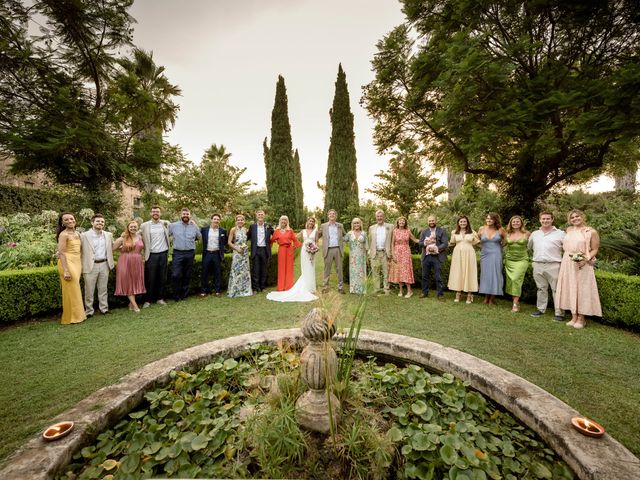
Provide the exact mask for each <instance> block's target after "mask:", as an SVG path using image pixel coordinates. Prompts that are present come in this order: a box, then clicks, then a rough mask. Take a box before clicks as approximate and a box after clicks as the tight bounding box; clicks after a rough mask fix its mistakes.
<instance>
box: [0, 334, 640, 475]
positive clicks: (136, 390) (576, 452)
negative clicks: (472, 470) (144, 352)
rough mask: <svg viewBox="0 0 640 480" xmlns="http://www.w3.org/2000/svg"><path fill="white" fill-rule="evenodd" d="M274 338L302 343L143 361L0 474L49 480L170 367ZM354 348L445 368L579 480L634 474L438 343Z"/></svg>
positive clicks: (251, 339)
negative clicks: (61, 431) (62, 433)
mask: <svg viewBox="0 0 640 480" xmlns="http://www.w3.org/2000/svg"><path fill="white" fill-rule="evenodd" d="M336 340H337V341H338V342H340V340H341V338H340V337H339V336H338V337H336ZM279 342H287V343H290V344H294V345H299V346H302V345H303V344H304V343H305V342H306V341H305V340H304V338H303V337H302V334H301V332H300V329H298V328H294V329H282V330H271V331H264V332H254V333H248V334H244V335H239V336H235V337H229V338H225V339H221V340H215V341H213V342H208V343H205V344H202V345H198V346H196V347H191V348H188V349H186V350H183V351H181V352H178V353H175V354H173V355H169V356H168V357H165V358H163V359H161V360H158V361H155V362H152V363H149V364H147V365H146V366H144V367H142V368H140V369H139V370H136V371H135V372H132V373H130V374H128V375H126V376H125V377H123V378H122V379H121V380H120V381H119V382H118V383H116V384H113V385H110V386H107V387H104V388H101V389H100V390H97V391H96V392H94V393H93V394H91V395H89V396H88V397H86V398H85V399H83V400H81V401H80V402H78V403H77V404H76V405H75V406H74V407H72V408H71V409H69V410H67V411H65V412H64V413H62V414H60V415H58V416H57V417H55V418H54V419H53V420H52V421H51V424H54V423H57V422H60V421H64V420H72V421H74V422H75V428H74V430H73V431H72V432H71V433H70V434H69V435H68V436H66V437H65V438H62V439H60V440H58V441H55V442H45V441H44V440H43V439H42V437H41V435H40V434H38V435H37V436H35V437H34V438H32V439H31V440H29V441H28V442H27V443H26V444H25V445H24V446H22V447H21V448H20V449H19V450H17V451H16V452H15V453H14V454H13V455H11V456H10V457H9V458H8V459H7V463H6V464H5V467H4V469H3V470H1V471H0V478H2V479H4V480H18V479H25V478H29V479H33V480H45V479H51V478H53V477H54V476H55V475H56V474H58V473H60V472H61V471H62V469H63V468H64V467H65V466H66V465H67V464H68V463H69V462H70V461H71V459H72V456H73V455H74V454H75V452H77V451H78V450H79V449H81V448H82V447H84V446H86V445H87V444H89V443H90V442H91V441H92V440H94V439H95V437H96V436H97V435H98V434H99V433H100V432H101V431H103V430H105V429H106V428H108V427H109V426H111V425H113V424H115V423H116V422H117V421H118V420H119V419H120V418H122V417H124V416H125V415H126V414H127V413H128V412H130V411H131V410H133V409H135V408H136V407H137V406H138V405H139V404H140V403H141V402H142V400H143V399H144V394H145V393H146V392H147V391H149V390H151V389H154V388H156V387H159V386H164V385H166V384H167V383H169V380H170V377H169V373H170V372H171V371H172V370H180V369H188V370H197V369H199V368H202V367H203V366H204V365H206V364H207V363H209V362H210V360H211V359H212V358H213V357H216V356H220V355H221V356H225V357H237V356H239V355H241V354H242V353H243V352H244V351H246V350H248V349H249V348H250V347H251V346H252V345H257V344H269V345H275V344H278V343H279ZM357 350H358V352H359V353H361V354H377V355H382V356H386V357H392V358H394V359H395V360H397V361H400V362H408V363H414V364H417V365H420V366H422V367H425V368H427V369H430V370H435V371H438V372H443V373H445V372H448V373H451V374H453V375H455V376H456V377H458V378H460V379H462V380H464V381H466V382H468V383H469V385H470V386H471V387H472V388H474V389H476V390H478V391H479V392H481V393H482V394H484V395H486V396H487V397H489V398H491V399H492V400H494V401H495V402H496V403H498V404H500V405H502V406H503V407H504V408H505V409H506V410H508V411H509V412H511V413H512V414H513V415H514V416H515V417H516V418H518V419H519V420H520V421H521V422H522V423H524V424H525V425H526V426H528V427H529V428H531V429H532V430H533V431H535V432H536V433H537V434H538V435H540V437H542V439H544V441H545V442H547V443H548V444H549V446H550V447H551V448H552V449H553V450H554V451H555V452H557V453H558V454H559V455H560V456H561V457H562V459H563V460H564V461H565V462H567V464H568V465H569V466H570V467H571V468H572V469H573V471H574V472H575V473H576V475H577V476H578V478H580V479H581V480H611V479H617V478H621V479H622V478H629V479H631V478H639V479H640V459H638V458H637V457H635V456H634V455H633V454H632V453H631V452H630V451H629V450H627V449H626V448H625V447H624V446H623V445H622V444H620V443H619V442H618V441H616V440H615V439H614V438H613V437H611V436H610V435H608V434H605V436H604V437H602V438H590V437H585V436H583V435H581V434H580V433H578V432H577V431H576V430H575V429H574V428H573V427H572V426H571V417H574V416H576V415H579V413H578V412H577V411H576V410H574V409H573V408H571V407H570V406H568V405H567V404H566V403H564V402H562V401H560V400H559V399H557V398H556V397H554V396H553V395H551V394H549V393H547V392H546V391H544V390H542V389H541V388H540V387H538V386H536V385H534V384H532V383H530V382H528V381H526V380H524V379H522V378H520V377H518V376H517V375H514V374H512V373H510V372H508V371H506V370H504V369H502V368H500V367H497V366H495V365H493V364H491V363H489V362H486V361H484V360H481V359H479V358H476V357H474V356H472V355H469V354H466V353H464V352H461V351H459V350H455V349H453V348H449V347H445V346H443V345H440V344H438V343H434V342H430V341H427V340H420V339H417V338H413V337H406V336H403V335H396V334H392V333H384V332H376V331H371V330H362V331H361V332H360V338H359V340H358V347H357Z"/></svg>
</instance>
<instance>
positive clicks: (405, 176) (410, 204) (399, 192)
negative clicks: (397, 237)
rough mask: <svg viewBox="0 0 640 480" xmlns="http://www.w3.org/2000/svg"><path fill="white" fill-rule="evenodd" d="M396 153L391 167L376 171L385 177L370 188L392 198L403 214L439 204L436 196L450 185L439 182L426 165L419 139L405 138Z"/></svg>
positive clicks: (379, 196) (407, 216)
mask: <svg viewBox="0 0 640 480" xmlns="http://www.w3.org/2000/svg"><path fill="white" fill-rule="evenodd" d="M393 154H394V157H393V158H391V159H390V160H389V167H388V168H387V169H386V170H382V171H381V172H379V173H377V174H376V177H378V178H379V179H380V180H381V181H380V182H378V183H375V184H373V186H372V187H371V188H367V191H368V192H370V193H373V194H374V195H375V196H376V197H378V198H380V199H381V200H384V201H388V202H390V203H391V205H392V206H393V208H395V209H396V210H397V211H398V213H400V215H402V216H403V217H405V218H409V215H410V214H412V213H416V212H421V211H423V210H425V209H427V208H429V207H431V206H432V205H433V204H435V201H436V197H437V196H438V195H440V194H441V193H444V192H445V190H446V189H445V187H442V186H440V187H437V186H436V184H437V183H438V179H437V178H435V177H434V176H433V175H432V174H431V173H430V172H428V171H427V170H426V169H425V165H424V160H425V157H424V152H421V151H419V148H418V145H417V144H416V143H415V142H413V141H411V140H403V141H402V142H401V143H400V145H399V147H398V149H397V150H395V151H394V152H393Z"/></svg>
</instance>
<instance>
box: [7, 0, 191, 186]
mask: <svg viewBox="0 0 640 480" xmlns="http://www.w3.org/2000/svg"><path fill="white" fill-rule="evenodd" d="M132 3H133V0H106V1H101V2H95V1H91V0H41V1H34V2H33V3H32V5H31V6H30V7H25V6H24V5H23V2H20V1H18V0H6V1H4V2H2V3H1V4H0V150H2V151H4V152H7V153H10V154H12V155H13V156H14V157H15V161H14V163H13V169H14V171H15V172H16V173H31V172H35V171H44V172H46V173H47V174H48V175H49V176H50V177H51V178H53V179H54V180H55V181H57V182H58V183H61V184H75V185H82V186H84V187H87V188H92V189H95V188H97V187H99V186H102V187H109V186H111V185H112V184H113V183H114V182H120V181H127V182H129V183H140V175H141V174H143V173H153V172H154V171H158V166H159V165H160V163H161V162H162V158H161V152H162V145H161V144H162V139H161V133H162V131H163V130H165V129H166V128H167V127H168V125H170V124H172V122H173V121H174V120H175V116H176V114H177V111H178V106H177V105H176V104H175V103H173V101H172V97H173V96H175V95H179V94H180V90H179V89H178V88H177V87H175V86H173V85H171V84H170V83H169V82H168V80H167V79H166V77H165V76H164V74H163V73H162V72H163V68H162V67H157V66H156V65H155V64H154V63H153V59H152V56H151V54H150V53H147V52H143V51H141V50H137V49H134V50H133V54H132V55H133V58H132V59H127V58H122V57H120V56H119V55H120V52H121V51H128V50H129V49H130V48H131V47H133V45H132V32H133V30H132V25H133V23H134V22H135V20H134V19H133V18H132V17H131V16H130V15H129V13H128V9H129V8H130V6H131V5H132ZM34 24H37V25H40V33H41V35H39V36H34V35H31V33H32V32H30V31H29V26H30V25H34ZM149 132H154V135H149ZM158 134H160V136H159V135H158Z"/></svg>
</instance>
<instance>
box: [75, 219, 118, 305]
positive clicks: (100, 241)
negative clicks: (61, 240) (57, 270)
mask: <svg viewBox="0 0 640 480" xmlns="http://www.w3.org/2000/svg"><path fill="white" fill-rule="evenodd" d="M91 226H92V228H90V229H89V230H87V231H86V232H82V233H81V234H80V243H81V246H82V254H81V257H80V258H81V261H82V276H83V277H84V311H85V313H86V314H87V317H91V316H92V315H93V312H94V310H93V301H94V299H95V292H96V287H97V289H98V306H99V308H100V312H102V313H108V312H109V303H108V294H107V284H108V282H109V271H110V270H111V269H112V268H113V267H114V265H115V264H114V262H113V235H112V234H111V232H105V231H104V217H103V216H102V215H101V214H100V213H96V214H95V215H94V216H93V217H91Z"/></svg>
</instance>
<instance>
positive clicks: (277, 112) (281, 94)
mask: <svg viewBox="0 0 640 480" xmlns="http://www.w3.org/2000/svg"><path fill="white" fill-rule="evenodd" d="M265 152H268V153H266V155H267V156H268V160H267V162H266V163H267V196H268V198H269V204H270V205H271V208H272V211H273V214H274V217H279V216H280V215H287V216H288V217H289V221H290V222H291V224H292V225H298V223H299V219H298V214H297V209H298V207H297V205H298V199H297V196H298V195H297V193H296V191H297V189H296V169H295V166H294V162H293V147H292V141H291V125H290V123H289V109H288V106H287V89H286V87H285V84H284V78H283V77H282V75H278V83H277V84H276V98H275V103H274V105H273V111H272V112H271V145H270V147H269V148H268V149H266V142H265Z"/></svg>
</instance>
